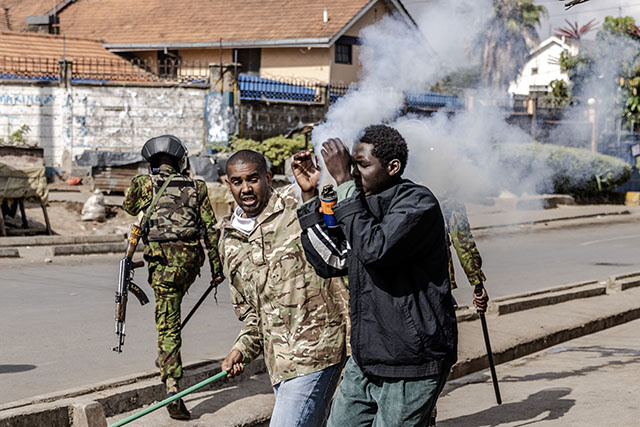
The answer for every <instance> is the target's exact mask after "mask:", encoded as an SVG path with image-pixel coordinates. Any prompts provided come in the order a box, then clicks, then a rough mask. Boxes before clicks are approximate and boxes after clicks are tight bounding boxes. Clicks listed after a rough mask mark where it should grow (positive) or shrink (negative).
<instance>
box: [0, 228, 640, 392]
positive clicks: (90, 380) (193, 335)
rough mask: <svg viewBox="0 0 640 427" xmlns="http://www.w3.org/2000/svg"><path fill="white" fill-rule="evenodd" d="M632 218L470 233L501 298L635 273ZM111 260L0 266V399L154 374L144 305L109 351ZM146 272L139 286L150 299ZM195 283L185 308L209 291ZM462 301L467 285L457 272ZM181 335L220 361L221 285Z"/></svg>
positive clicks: (225, 297)
mask: <svg viewBox="0 0 640 427" xmlns="http://www.w3.org/2000/svg"><path fill="white" fill-rule="evenodd" d="M639 237H640V233H639V232H638V224H637V223H627V224H615V225H594V226H584V227H579V228H568V229H554V230H544V229H542V230H539V229H538V230H535V231H533V232H528V233H519V234H510V235H504V234H498V235H495V236H492V235H485V236H483V237H482V238H480V239H478V246H479V248H480V252H481V254H482V257H483V259H484V271H485V273H486V275H487V277H488V280H487V288H488V289H489V293H490V295H491V296H494V297H495V296H501V295H509V294H514V293H519V292H523V291H525V290H533V289H539V288H545V287H550V286H555V285H560V284H564V283H571V282H576V281H581V280H589V279H597V280H603V279H605V278H607V277H608V276H609V275H612V274H621V273H626V272H630V271H640V257H639V256H638V252H639V250H638V248H639V245H638V242H637V239H638V238H639ZM118 259H119V257H115V256H110V257H85V258H82V259H75V260H73V261H65V260H64V259H58V258H56V259H55V260H54V262H53V263H51V264H33V265H29V264H20V265H7V264H2V265H0V290H1V291H2V297H1V298H0V337H1V340H2V341H1V343H0V390H2V392H1V393H0V404H1V403H6V402H11V401H14V400H18V399H22V398H27V397H32V396H35V395H41V394H46V393H52V392H57V391H60V390H64V389H69V388H75V387H80V386H85V385H89V384H95V383H97V382H101V381H107V380H111V379H114V378H117V377H122V376H127V375H132V374H136V373H139V372H143V371H152V370H154V367H153V361H154V359H155V356H156V354H155V346H156V343H155V341H156V337H155V329H154V323H153V307H152V306H151V304H149V305H147V306H144V307H140V306H139V305H138V303H137V301H135V300H134V299H132V300H131V301H130V304H129V310H128V314H127V337H126V341H125V346H124V352H123V353H122V354H116V353H115V352H113V351H111V347H112V346H113V345H114V344H115V342H116V336H115V334H114V326H113V310H114V290H115V287H116V284H117V281H116V279H117V274H118ZM145 276H146V271H140V273H139V274H138V277H137V279H138V280H137V282H138V284H140V285H141V286H142V288H143V289H144V290H145V291H147V292H148V293H149V294H150V295H149V296H150V297H151V289H150V288H149V287H148V286H147V285H146V284H145V281H146V277H145ZM208 276H209V273H208V271H207V270H203V275H202V277H201V278H199V279H198V281H197V282H196V283H195V284H194V285H193V287H192V290H191V292H190V294H189V295H187V297H186V298H185V301H184V304H183V314H186V313H187V312H188V310H189V309H190V308H191V307H192V306H193V305H194V304H195V302H196V301H197V299H198V298H199V296H200V295H201V294H202V292H204V290H205V289H206V287H207V277H208ZM457 277H458V280H459V286H460V289H458V290H456V291H455V294H456V298H457V299H458V300H459V303H461V304H465V303H466V304H468V303H469V301H470V300H471V288H470V287H469V286H468V285H466V283H465V282H464V279H463V278H462V277H463V273H462V271H461V270H459V266H458V271H457ZM218 302H219V304H218V305H216V304H215V302H214V301H213V299H212V298H211V297H210V299H209V300H208V301H207V302H206V303H205V304H204V305H203V306H202V307H201V308H200V311H199V312H198V313H197V314H196V315H195V316H194V318H193V319H192V320H191V321H190V324H189V325H188V327H187V328H186V330H185V333H184V334H183V341H184V346H183V353H182V357H183V361H185V362H192V361H196V360H202V359H219V358H221V357H223V356H224V355H225V354H226V352H227V351H228V349H229V348H230V346H231V345H232V343H233V341H234V339H235V336H236V334H237V332H238V331H239V329H240V326H241V324H240V322H239V321H238V320H237V319H236V317H235V315H234V313H233V310H232V307H231V305H230V303H229V291H228V286H227V285H226V283H223V284H222V285H221V286H220V291H219V293H218Z"/></svg>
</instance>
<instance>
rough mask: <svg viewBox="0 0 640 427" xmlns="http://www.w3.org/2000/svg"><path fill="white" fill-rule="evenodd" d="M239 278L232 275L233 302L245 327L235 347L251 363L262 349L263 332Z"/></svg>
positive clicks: (230, 282)
mask: <svg viewBox="0 0 640 427" xmlns="http://www.w3.org/2000/svg"><path fill="white" fill-rule="evenodd" d="M237 280H238V279H236V278H235V276H233V275H232V277H231V279H230V281H229V288H230V289H231V303H232V304H233V309H234V310H235V312H236V316H238V319H240V320H241V321H242V322H244V327H243V328H242V330H241V331H240V333H239V334H238V338H236V342H235V344H234V345H233V349H234V350H238V351H239V352H240V353H242V360H243V361H244V362H247V363H249V362H251V361H253V360H254V359H255V358H256V357H258V355H259V354H260V352H261V351H262V333H261V332H260V322H259V318H258V313H256V311H255V309H254V307H253V306H252V305H251V304H249V303H247V301H246V300H245V298H244V296H243V295H242V293H240V291H239V290H238V289H241V288H238V287H237V286H236V285H237V283H236V281H237Z"/></svg>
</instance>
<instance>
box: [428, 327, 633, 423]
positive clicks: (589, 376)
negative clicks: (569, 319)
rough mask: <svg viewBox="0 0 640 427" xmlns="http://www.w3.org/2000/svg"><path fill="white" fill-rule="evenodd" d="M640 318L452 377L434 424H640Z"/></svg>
mask: <svg viewBox="0 0 640 427" xmlns="http://www.w3.org/2000/svg"><path fill="white" fill-rule="evenodd" d="M638 328H640V320H635V321H633V322H629V323H627V324H625V325H621V326H617V327H615V328H611V329H607V330H605V331H602V332H598V333H595V334H592V335H588V336H585V337H582V338H578V339H575V340H571V341H568V342H565V343H563V344H561V345H557V346H554V347H551V348H549V349H547V350H544V351H541V352H539V353H535V354H532V355H530V356H526V357H524V358H521V359H518V360H516V361H513V362H509V363H505V364H503V365H499V366H498V367H497V374H498V378H499V381H500V391H501V394H502V400H503V403H502V405H500V406H498V405H496V401H495V397H494V393H493V386H492V384H491V377H490V375H491V374H490V372H489V371H482V372H478V373H476V374H473V375H469V376H466V377H463V378H460V379H458V380H453V381H450V382H449V383H448V384H447V386H446V387H445V389H444V391H443V394H442V396H441V398H440V400H439V401H438V423H437V425H438V427H480V426H504V427H507V426H509V427H510V426H523V425H536V426H561V427H571V426H576V427H578V426H580V427H582V426H633V425H638V416H639V415H640V409H639V408H638V395H639V394H640V383H639V382H638V368H639V367H640V338H639V335H638V333H637V331H638Z"/></svg>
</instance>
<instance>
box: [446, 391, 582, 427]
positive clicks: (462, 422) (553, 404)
mask: <svg viewBox="0 0 640 427" xmlns="http://www.w3.org/2000/svg"><path fill="white" fill-rule="evenodd" d="M569 393H571V389H570V388H566V387H558V388H547V389H544V390H541V391H539V392H537V393H534V394H531V395H529V397H527V398H526V399H525V400H523V401H521V402H514V403H504V404H502V405H500V406H494V407H492V408H489V409H485V410H484V411H481V412H477V413H475V414H469V415H464V416H461V417H456V418H449V419H446V420H438V426H439V427H479V426H492V427H493V426H499V425H501V424H506V423H516V422H518V421H522V424H515V425H516V426H526V425H530V424H534V423H539V422H540V421H545V420H557V419H558V418H561V417H563V416H564V415H565V414H566V413H567V412H569V410H570V409H571V407H572V406H573V405H575V402H576V401H575V400H573V399H563V397H564V396H566V395H568V394H569ZM545 413H547V415H546V416H545V417H544V418H541V419H538V417H540V416H541V415H542V414H545Z"/></svg>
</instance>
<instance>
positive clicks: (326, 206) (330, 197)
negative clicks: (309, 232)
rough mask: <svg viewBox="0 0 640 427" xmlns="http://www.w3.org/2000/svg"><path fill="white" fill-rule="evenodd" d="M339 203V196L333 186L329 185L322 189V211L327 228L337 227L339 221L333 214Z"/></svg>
mask: <svg viewBox="0 0 640 427" xmlns="http://www.w3.org/2000/svg"><path fill="white" fill-rule="evenodd" d="M336 203H338V194H337V193H336V191H335V190H334V189H333V185H331V184H328V185H325V186H324V187H322V193H320V209H321V210H322V216H323V217H324V223H325V224H327V227H337V226H338V221H336V216H335V214H334V213H333V207H334V206H335V204H336Z"/></svg>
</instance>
